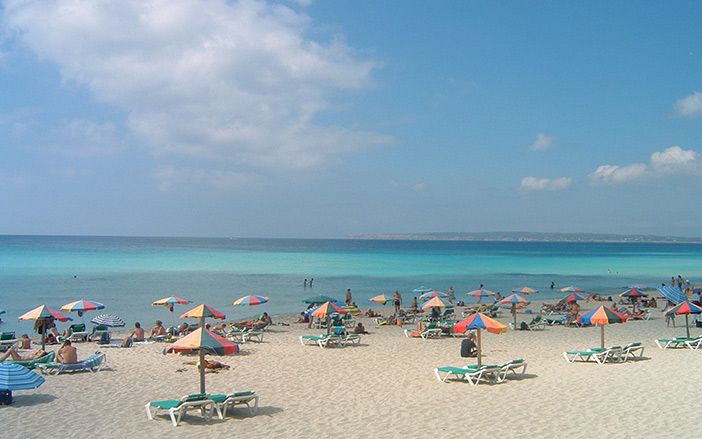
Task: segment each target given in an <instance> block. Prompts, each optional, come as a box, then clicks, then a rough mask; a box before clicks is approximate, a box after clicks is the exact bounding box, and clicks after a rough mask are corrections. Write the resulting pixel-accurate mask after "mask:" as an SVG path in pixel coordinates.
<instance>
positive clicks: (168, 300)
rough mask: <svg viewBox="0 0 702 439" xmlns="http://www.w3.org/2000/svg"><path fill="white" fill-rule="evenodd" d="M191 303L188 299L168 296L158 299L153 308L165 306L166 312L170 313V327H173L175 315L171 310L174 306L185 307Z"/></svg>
mask: <svg viewBox="0 0 702 439" xmlns="http://www.w3.org/2000/svg"><path fill="white" fill-rule="evenodd" d="M189 303H191V302H190V301H189V300H188V299H183V298H182V297H178V296H168V297H164V298H163V299H158V300H157V301H155V302H153V303H152V305H153V306H166V307H168V310H169V311H170V312H171V325H173V326H175V315H174V314H173V308H174V305H187V304H189Z"/></svg>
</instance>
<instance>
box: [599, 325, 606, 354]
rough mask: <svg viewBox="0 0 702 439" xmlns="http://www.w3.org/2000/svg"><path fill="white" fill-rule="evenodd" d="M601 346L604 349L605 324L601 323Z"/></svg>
mask: <svg viewBox="0 0 702 439" xmlns="http://www.w3.org/2000/svg"><path fill="white" fill-rule="evenodd" d="M600 345H601V346H600V347H601V348H602V349H604V347H605V345H604V325H600Z"/></svg>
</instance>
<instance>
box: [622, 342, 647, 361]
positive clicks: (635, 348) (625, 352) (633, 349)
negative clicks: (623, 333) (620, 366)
mask: <svg viewBox="0 0 702 439" xmlns="http://www.w3.org/2000/svg"><path fill="white" fill-rule="evenodd" d="M637 352H638V355H637ZM643 353H644V347H643V345H642V344H641V343H640V342H638V341H637V342H635V343H629V344H628V345H626V346H624V347H623V348H622V356H623V360H622V361H628V360H629V358H631V359H633V360H639V359H641V358H642V357H643Z"/></svg>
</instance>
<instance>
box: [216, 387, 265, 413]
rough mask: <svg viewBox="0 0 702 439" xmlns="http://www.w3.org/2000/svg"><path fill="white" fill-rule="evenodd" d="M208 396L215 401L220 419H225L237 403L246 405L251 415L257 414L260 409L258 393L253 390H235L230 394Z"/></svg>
mask: <svg viewBox="0 0 702 439" xmlns="http://www.w3.org/2000/svg"><path fill="white" fill-rule="evenodd" d="M208 397H209V399H211V400H212V401H214V403H215V409H216V410H217V416H219V419H224V418H225V417H226V416H227V411H228V410H229V409H230V408H233V407H234V406H237V405H246V407H248V409H249V414H251V415H255V414H256V411H257V410H258V395H257V394H256V392H254V391H253V390H247V391H243V392H234V393H230V394H229V395H224V394H222V395H208ZM252 404H253V405H252Z"/></svg>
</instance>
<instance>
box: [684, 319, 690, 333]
mask: <svg viewBox="0 0 702 439" xmlns="http://www.w3.org/2000/svg"><path fill="white" fill-rule="evenodd" d="M687 316H688V314H685V332H686V333H687V338H690V322H689V320H688V318H687Z"/></svg>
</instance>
